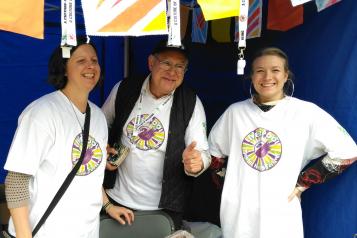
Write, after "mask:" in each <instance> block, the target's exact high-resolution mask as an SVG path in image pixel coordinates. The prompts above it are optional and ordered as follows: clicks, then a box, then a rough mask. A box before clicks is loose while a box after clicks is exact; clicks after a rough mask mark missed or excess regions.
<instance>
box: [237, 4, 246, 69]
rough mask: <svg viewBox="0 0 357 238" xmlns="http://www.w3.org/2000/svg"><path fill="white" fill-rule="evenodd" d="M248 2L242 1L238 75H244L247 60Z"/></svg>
mask: <svg viewBox="0 0 357 238" xmlns="http://www.w3.org/2000/svg"><path fill="white" fill-rule="evenodd" d="M248 8H249V1H248V0H240V8H239V9H240V13H239V41H238V50H239V53H238V63H237V74H238V75H242V74H244V68H245V65H246V63H245V59H244V50H245V47H246V37H247V26H248Z"/></svg>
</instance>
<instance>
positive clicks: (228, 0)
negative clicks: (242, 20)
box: [198, 0, 240, 21]
mask: <svg viewBox="0 0 357 238" xmlns="http://www.w3.org/2000/svg"><path fill="white" fill-rule="evenodd" d="M198 4H199V5H200V7H201V9H202V12H203V15H204V16H205V19H206V21H210V20H214V19H221V18H227V17H233V16H238V15H239V4H240V0H198Z"/></svg>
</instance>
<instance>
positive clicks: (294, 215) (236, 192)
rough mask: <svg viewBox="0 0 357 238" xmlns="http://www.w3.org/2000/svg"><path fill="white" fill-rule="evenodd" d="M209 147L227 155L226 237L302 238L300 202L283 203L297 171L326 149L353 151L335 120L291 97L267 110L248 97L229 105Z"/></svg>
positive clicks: (344, 154)
mask: <svg viewBox="0 0 357 238" xmlns="http://www.w3.org/2000/svg"><path fill="white" fill-rule="evenodd" d="M209 145H210V153H211V154H212V155H213V156H216V157H226V156H228V157H229V159H228V164H227V171H226V176H225V182H224V187H223V191H222V200H221V210H220V218H221V225H222V231H223V235H224V237H227V238H231V237H239V238H272V237H274V238H286V237H289V238H302V237H303V223H302V216H301V207H300V203H299V200H298V199H297V198H295V199H293V200H292V201H291V202H290V203H289V202H288V196H289V195H290V194H291V193H292V191H293V190H294V188H295V184H296V182H297V179H298V176H299V173H300V171H301V170H302V168H303V167H304V166H305V165H306V164H307V163H308V162H309V161H311V160H312V159H316V158H317V157H319V156H321V155H323V154H325V153H328V155H329V156H330V157H331V158H337V159H351V158H353V157H356V155H357V146H356V144H355V142H354V141H353V139H352V138H351V137H350V136H349V135H348V134H347V133H346V131H345V130H344V129H343V128H342V127H341V126H340V125H339V124H338V123H337V122H336V120H335V119H334V118H332V117H331V116H330V115H329V114H328V113H326V112H325V111H323V110H322V109H321V108H319V107H318V106H316V105H315V104H312V103H309V102H305V101H302V100H299V99H296V98H291V97H285V98H284V99H282V100H281V101H280V102H279V103H278V104H277V105H276V106H274V107H273V108H272V109H271V110H269V111H267V112H263V111H262V110H261V109H259V107H258V106H256V105H255V104H254V103H253V102H252V100H251V99H248V100H245V101H243V102H238V103H235V104H233V105H231V106H230V107H229V108H228V109H227V110H226V111H225V112H224V114H223V115H222V116H221V117H220V118H219V120H218V121H217V122H216V124H215V125H214V127H213V128H212V130H211V133H210V136H209Z"/></svg>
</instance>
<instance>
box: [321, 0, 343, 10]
mask: <svg viewBox="0 0 357 238" xmlns="http://www.w3.org/2000/svg"><path fill="white" fill-rule="evenodd" d="M340 1H341V0H315V3H316V7H317V11H318V12H320V11H322V10H324V9H325V8H328V7H330V6H332V5H334V4H335V3H338V2H340Z"/></svg>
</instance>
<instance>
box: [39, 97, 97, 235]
mask: <svg viewBox="0 0 357 238" xmlns="http://www.w3.org/2000/svg"><path fill="white" fill-rule="evenodd" d="M89 127H90V106H89V104H87V108H86V119H85V122H84V131H83V145H82V151H81V156H80V157H79V160H78V162H77V163H76V165H75V166H74V167H73V169H72V170H71V172H70V173H69V174H68V175H67V177H66V179H65V180H64V182H63V184H62V185H61V187H60V188H59V189H58V191H57V193H56V195H55V196H54V198H53V200H52V201H51V203H50V205H49V206H48V208H47V210H46V211H45V213H44V214H43V215H42V217H41V219H40V221H39V222H38V223H37V225H36V226H35V229H34V230H33V231H32V237H34V236H35V235H36V233H37V232H38V231H39V230H40V228H41V226H42V225H43V223H45V221H46V220H47V218H48V216H49V215H50V214H51V212H52V211H53V209H54V208H55V207H56V205H57V203H58V202H59V200H60V199H61V198H62V196H63V194H64V193H65V192H66V190H67V188H68V186H69V185H70V184H71V182H72V180H73V178H74V176H76V173H77V171H78V169H79V167H80V166H81V165H82V162H83V159H84V155H85V153H86V151H87V144H88V136H89Z"/></svg>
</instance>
